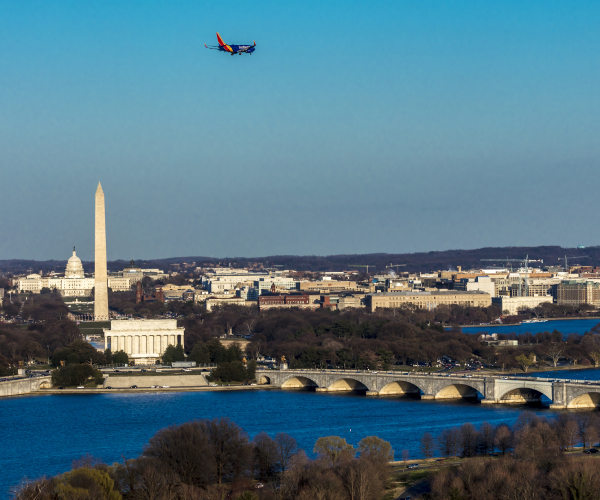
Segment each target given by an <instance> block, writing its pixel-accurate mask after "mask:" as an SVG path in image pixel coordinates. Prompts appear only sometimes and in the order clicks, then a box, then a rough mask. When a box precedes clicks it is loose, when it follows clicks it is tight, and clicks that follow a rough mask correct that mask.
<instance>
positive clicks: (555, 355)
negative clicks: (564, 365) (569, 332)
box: [543, 342, 565, 367]
mask: <svg viewBox="0 0 600 500" xmlns="http://www.w3.org/2000/svg"><path fill="white" fill-rule="evenodd" d="M543 352H544V355H545V356H546V357H547V358H549V359H551V360H552V363H554V367H556V365H557V364H558V360H559V359H560V358H561V357H562V356H563V354H564V353H565V349H564V347H563V346H562V345H561V344H557V343H556V342H552V343H551V344H547V345H546V346H544V349H543Z"/></svg>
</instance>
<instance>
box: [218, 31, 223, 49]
mask: <svg viewBox="0 0 600 500" xmlns="http://www.w3.org/2000/svg"><path fill="white" fill-rule="evenodd" d="M217 42H219V45H220V46H221V47H224V46H225V42H224V41H223V39H222V38H221V35H219V32H217Z"/></svg>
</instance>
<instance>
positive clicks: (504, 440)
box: [494, 425, 513, 455]
mask: <svg viewBox="0 0 600 500" xmlns="http://www.w3.org/2000/svg"><path fill="white" fill-rule="evenodd" d="M512 439H513V436H512V432H511V430H510V429H509V428H508V427H507V426H506V425H501V426H500V427H498V429H496V435H495V436H494V444H495V445H496V448H498V449H499V450H500V451H501V452H502V454H503V455H505V454H506V452H507V451H508V450H510V447H511V446H512Z"/></svg>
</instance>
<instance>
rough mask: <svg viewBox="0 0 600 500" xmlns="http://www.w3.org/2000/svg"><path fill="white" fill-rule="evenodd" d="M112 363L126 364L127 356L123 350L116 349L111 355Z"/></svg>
mask: <svg viewBox="0 0 600 500" xmlns="http://www.w3.org/2000/svg"><path fill="white" fill-rule="evenodd" d="M112 359H113V363H114V364H116V365H128V364H129V356H128V355H127V353H126V352H125V351H117V352H115V353H114V354H113V355H112Z"/></svg>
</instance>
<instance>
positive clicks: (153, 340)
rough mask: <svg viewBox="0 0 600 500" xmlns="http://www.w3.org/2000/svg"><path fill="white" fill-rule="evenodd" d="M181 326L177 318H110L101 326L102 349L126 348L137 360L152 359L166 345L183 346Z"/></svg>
mask: <svg viewBox="0 0 600 500" xmlns="http://www.w3.org/2000/svg"><path fill="white" fill-rule="evenodd" d="M183 330H184V329H183V327H182V326H179V327H178V326H177V320H176V319H140V320H112V321H111V322H110V329H108V328H104V349H109V348H110V350H111V352H113V353H115V352H117V351H125V352H126V353H127V354H128V356H129V359H130V360H132V361H134V362H135V363H138V364H148V363H154V362H155V361H157V360H158V359H159V358H160V357H161V356H162V355H163V354H164V352H165V350H166V349H167V346H169V345H172V346H177V345H179V344H181V346H182V347H184V344H183ZM109 344H110V345H109Z"/></svg>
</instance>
